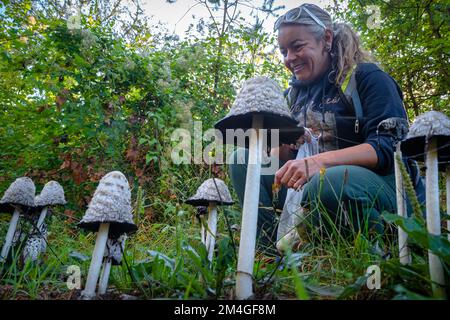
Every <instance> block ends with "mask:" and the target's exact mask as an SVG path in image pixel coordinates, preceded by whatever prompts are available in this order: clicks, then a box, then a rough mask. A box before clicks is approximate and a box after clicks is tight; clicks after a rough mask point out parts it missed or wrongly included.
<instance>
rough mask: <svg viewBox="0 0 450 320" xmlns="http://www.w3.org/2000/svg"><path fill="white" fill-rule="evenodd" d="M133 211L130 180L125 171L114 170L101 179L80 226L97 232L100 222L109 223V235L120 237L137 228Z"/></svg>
mask: <svg viewBox="0 0 450 320" xmlns="http://www.w3.org/2000/svg"><path fill="white" fill-rule="evenodd" d="M131 211H132V209H131V192H130V187H129V185H128V181H127V179H126V177H125V176H124V175H123V173H121V172H119V171H112V172H110V173H108V174H107V175H105V176H104V177H103V178H102V179H101V180H100V182H99V185H98V187H97V189H96V190H95V193H94V196H93V198H92V200H91V202H90V203H89V206H88V209H87V210H86V213H85V214H84V216H83V219H82V220H81V222H80V223H79V224H78V226H79V227H80V228H83V229H86V230H89V231H93V232H96V231H97V230H98V229H99V226H100V224H102V223H109V224H110V227H109V228H110V229H109V237H110V238H118V237H119V236H120V235H122V234H123V233H127V234H129V233H133V232H135V231H136V230H137V226H136V225H135V224H134V222H133V215H132V213H131Z"/></svg>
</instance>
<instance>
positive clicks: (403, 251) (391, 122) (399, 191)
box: [377, 117, 411, 265]
mask: <svg viewBox="0 0 450 320" xmlns="http://www.w3.org/2000/svg"><path fill="white" fill-rule="evenodd" d="M407 134H408V121H407V120H406V119H404V118H398V117H393V118H388V119H385V120H383V121H381V122H380V123H379V124H378V127H377V135H388V136H389V137H391V141H392V145H393V146H394V148H395V151H394V171H395V185H396V196H397V214H398V215H399V216H401V217H406V216H407V213H406V192H405V187H404V184H403V178H402V174H401V171H400V166H399V163H398V161H397V157H399V158H400V159H401V158H402V151H401V150H400V145H401V144H400V142H401V141H402V140H404V139H405V138H406V135H407ZM398 246H399V257H400V263H401V264H403V265H406V264H411V253H410V250H409V247H408V234H407V233H406V232H405V231H404V230H403V229H402V228H401V227H398Z"/></svg>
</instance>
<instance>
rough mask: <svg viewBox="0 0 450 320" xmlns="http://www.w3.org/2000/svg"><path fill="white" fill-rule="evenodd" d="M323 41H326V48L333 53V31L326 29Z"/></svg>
mask: <svg viewBox="0 0 450 320" xmlns="http://www.w3.org/2000/svg"><path fill="white" fill-rule="evenodd" d="M323 39H324V41H325V48H327V50H328V51H331V48H332V46H333V31H331V30H330V29H326V30H325V35H324V37H323Z"/></svg>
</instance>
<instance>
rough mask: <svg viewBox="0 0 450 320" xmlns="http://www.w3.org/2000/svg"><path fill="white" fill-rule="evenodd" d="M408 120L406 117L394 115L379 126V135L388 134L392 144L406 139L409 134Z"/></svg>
mask: <svg viewBox="0 0 450 320" xmlns="http://www.w3.org/2000/svg"><path fill="white" fill-rule="evenodd" d="M408 130H409V128H408V120H406V119H405V118H399V117H392V118H388V119H385V120H383V121H381V122H380V123H379V124H378V126H377V135H387V136H389V137H390V138H391V140H392V144H393V145H396V144H397V143H398V142H400V141H402V140H404V139H405V138H406V136H407V134H408Z"/></svg>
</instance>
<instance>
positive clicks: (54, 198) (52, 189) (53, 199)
mask: <svg viewBox="0 0 450 320" xmlns="http://www.w3.org/2000/svg"><path fill="white" fill-rule="evenodd" d="M34 201H35V204H36V207H41V208H42V207H46V206H54V205H65V204H66V203H67V202H66V199H65V197H64V189H63V187H62V186H61V185H60V184H59V183H58V182H56V181H49V182H47V183H46V184H45V186H44V188H43V189H42V191H41V193H40V194H39V195H37V196H36V198H35V200H34Z"/></svg>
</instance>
